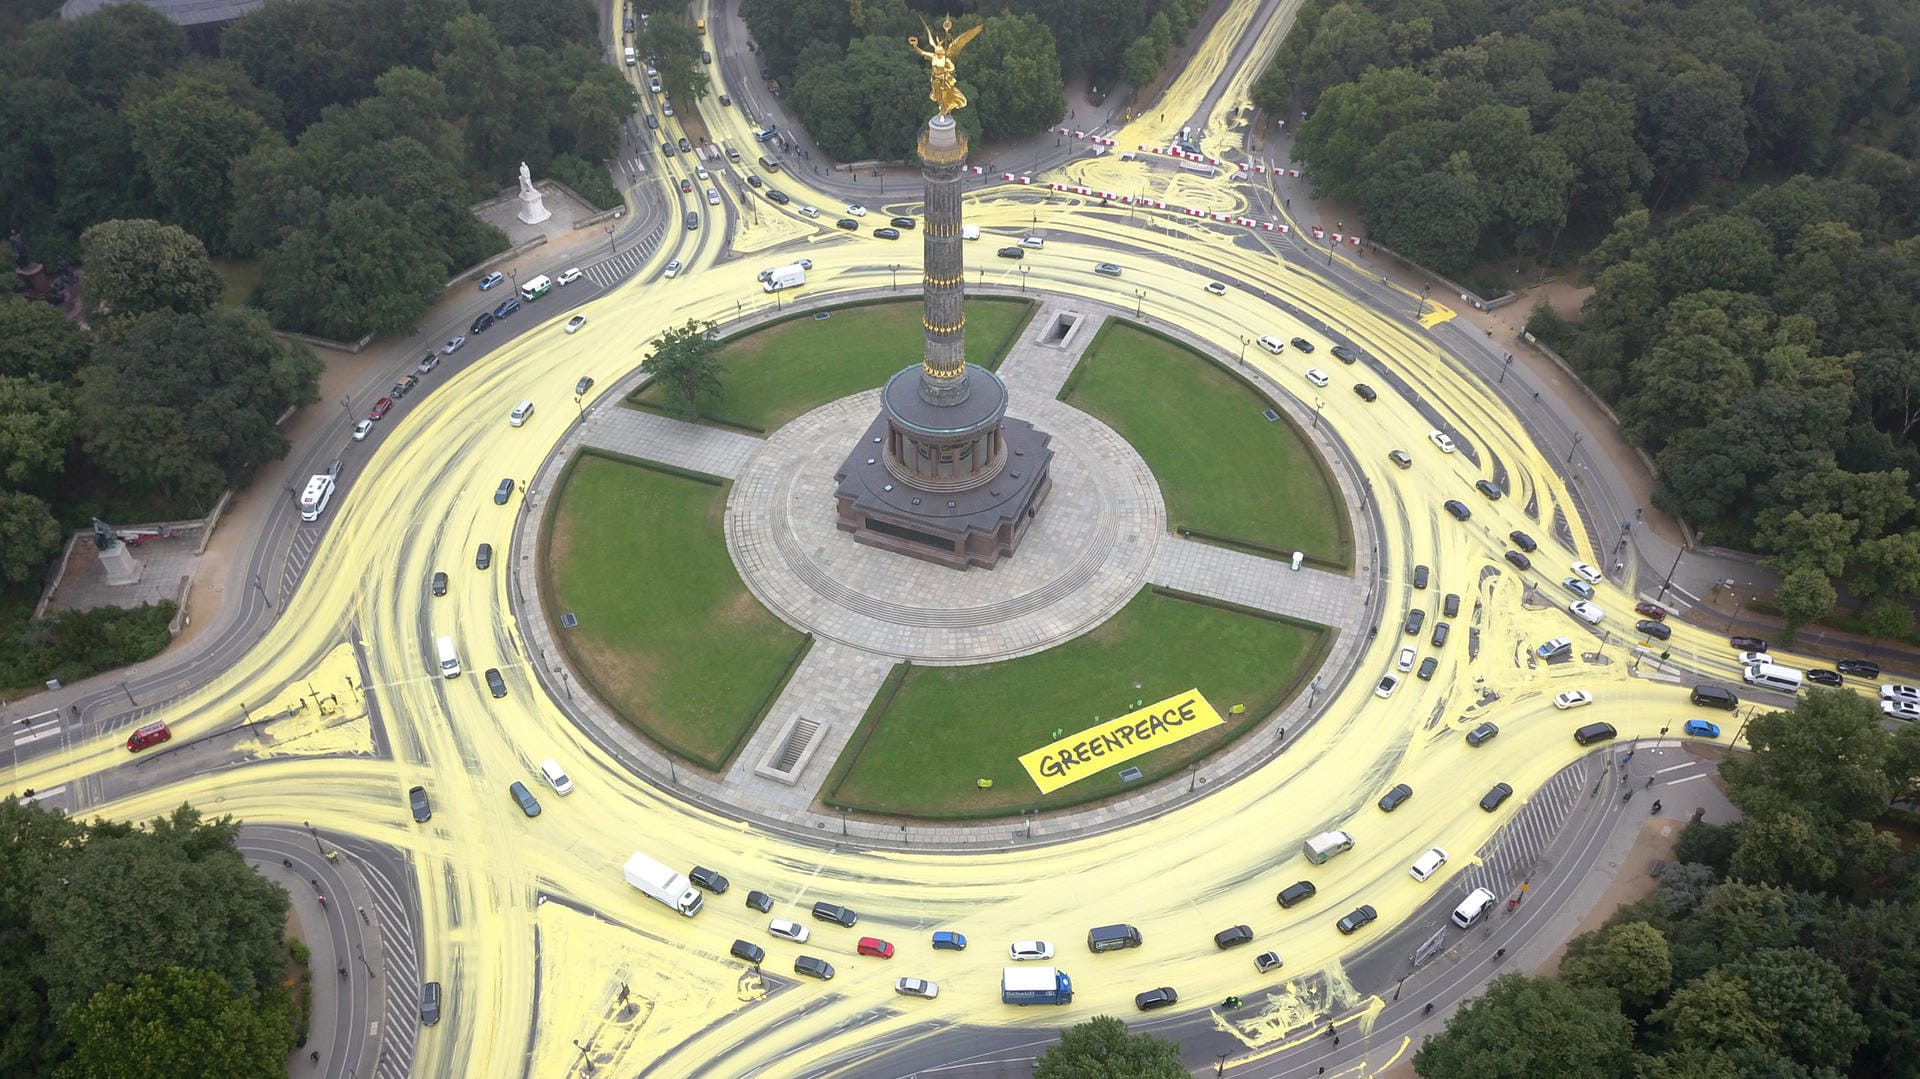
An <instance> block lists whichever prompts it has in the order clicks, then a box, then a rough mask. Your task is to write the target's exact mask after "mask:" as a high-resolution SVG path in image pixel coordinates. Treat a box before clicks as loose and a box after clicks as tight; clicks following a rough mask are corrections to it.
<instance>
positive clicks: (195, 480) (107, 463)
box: [76, 308, 320, 501]
mask: <svg viewBox="0 0 1920 1079" xmlns="http://www.w3.org/2000/svg"><path fill="white" fill-rule="evenodd" d="M98 360H99V362H98V363H96V364H95V365H94V366H92V367H89V368H87V369H86V370H85V371H83V372H81V385H80V390H79V393H78V394H77V396H76V403H77V404H78V411H79V416H80V438H81V442H82V444H83V445H84V446H85V448H86V450H87V452H88V453H89V454H91V455H92V456H93V457H94V459H95V460H97V461H99V462H100V463H101V464H102V466H103V467H105V468H106V469H107V470H108V471H110V472H112V473H113V474H115V475H117V476H119V477H120V478H121V479H123V480H126V481H127V482H130V483H151V484H154V485H156V486H158V487H160V488H162V489H163V490H164V491H165V492H166V493H167V495H168V496H169V497H172V496H174V495H179V496H182V497H185V498H188V499H191V500H204V501H211V499H212V498H213V497H214V496H215V495H217V494H218V493H219V491H220V489H221V488H222V487H224V486H226V485H228V484H232V483H242V482H244V481H245V480H246V479H247V478H248V477H249V476H251V475H252V474H253V471H254V469H255V468H257V467H258V466H260V465H262V464H264V463H266V462H267V461H269V460H272V459H274V458H276V457H279V456H281V455H283V454H285V453H286V452H287V438H286V435H285V434H284V433H283V432H282V431H281V430H280V428H279V427H277V426H275V421H276V420H277V419H279V417H280V414H281V413H283V412H285V411H286V410H287V409H288V408H290V407H293V406H295V405H303V404H308V403H311V402H312V401H314V400H315V399H316V397H317V390H318V386H319V377H320V361H319V360H318V359H317V358H316V357H315V356H314V355H313V353H312V352H311V351H310V350H309V349H308V348H307V347H306V346H305V345H301V344H296V343H292V342H287V341H283V340H281V339H280V338H279V337H276V336H275V335H274V334H273V332H272V330H271V328H269V327H268V325H267V323H266V319H265V318H263V317H262V316H261V315H260V313H259V312H257V311H254V310H252V309H248V308H220V309H217V310H214V311H210V312H207V313H206V314H203V315H181V314H176V313H174V312H171V311H156V312H153V313H151V314H148V315H144V316H142V317H141V318H140V319H139V320H137V321H136V322H134V323H132V324H131V325H130V326H129V327H128V328H127V332H126V334H125V335H124V336H123V337H122V338H121V339H119V340H117V341H114V342H111V343H109V344H106V345H103V346H102V347H101V349H100V351H99V354H98Z"/></svg>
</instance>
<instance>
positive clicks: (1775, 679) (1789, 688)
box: [1740, 660, 1800, 693]
mask: <svg viewBox="0 0 1920 1079" xmlns="http://www.w3.org/2000/svg"><path fill="white" fill-rule="evenodd" d="M1740 677H1742V678H1744V679H1746V680H1747V684H1748V685H1750V686H1761V687H1763V688H1765V689H1777V690H1779V691H1780V692H1782V693H1798V692H1800V672H1799V671H1796V670H1794V669H1793V668H1792V667H1782V666H1779V665H1778V664H1774V663H1768V662H1765V661H1764V660H1763V661H1760V662H1757V663H1749V664H1747V667H1746V670H1744V671H1742V672H1741V675H1740Z"/></svg>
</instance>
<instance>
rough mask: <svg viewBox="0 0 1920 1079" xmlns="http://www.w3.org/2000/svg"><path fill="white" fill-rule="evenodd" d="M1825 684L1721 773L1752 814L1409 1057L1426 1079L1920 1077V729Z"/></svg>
mask: <svg viewBox="0 0 1920 1079" xmlns="http://www.w3.org/2000/svg"><path fill="white" fill-rule="evenodd" d="M1880 718H1881V717H1880V713H1879V710H1878V709H1877V708H1876V707H1875V705H1874V702H1873V701H1872V700H1871V699H1869V698H1866V697H1862V696H1859V695H1856V694H1853V693H1850V692H1844V691H1841V690H1825V689H1814V690H1812V691H1810V692H1809V693H1808V694H1807V697H1806V699H1805V700H1804V701H1803V702H1802V703H1801V704H1800V706H1799V707H1798V708H1797V709H1795V710H1794V711H1792V712H1770V713H1765V714H1762V715H1758V716H1755V717H1753V718H1752V720H1751V721H1750V722H1749V724H1748V726H1747V729H1746V734H1747V738H1748V740H1749V741H1750V742H1751V743H1752V746H1753V752H1752V753H1750V754H1746V753H1743V754H1739V755H1736V756H1733V757H1730V758H1729V759H1728V760H1727V761H1726V763H1724V764H1723V765H1722V766H1721V777H1722V779H1723V780H1724V781H1725V783H1726V788H1727V795H1728V797H1729V798H1731V799H1732V801H1733V803H1734V804H1735V805H1736V806H1737V807H1738V808H1739V809H1740V810H1741V812H1742V814H1743V819H1742V820H1741V821H1740V822H1739V823H1737V824H1733V825H1729V826H1726V827H1714V826H1711V825H1706V824H1698V823H1696V824H1692V825H1689V826H1688V827H1687V829H1686V831H1685V832H1683V833H1682V835H1681V838H1680V842H1679V844H1678V846H1677V847H1676V848H1675V851H1674V860H1675V861H1674V864H1672V865H1669V866H1667V867H1666V868H1665V870H1664V872H1662V874H1661V877H1660V885H1659V888H1658V889H1657V890H1656V891H1655V893H1654V894H1653V895H1652V896H1651V897H1649V898H1647V899H1645V900H1642V901H1640V902H1637V903H1632V904H1629V905H1627V906H1624V907H1622V908H1620V909H1619V910H1618V911H1616V912H1615V913H1614V914H1613V916H1612V917H1611V918H1610V919H1609V920H1608V921H1607V924H1606V925H1605V926H1603V927H1602V928H1600V929H1599V930H1596V931H1595V932H1592V933H1588V934H1584V935H1582V936H1579V937H1576V938H1574V940H1573V941H1572V942H1571V943H1570V944H1569V945H1568V947H1567V951H1566V956H1565V958H1564V959H1563V960H1562V962H1561V964H1560V970H1559V973H1558V974H1557V975H1549V976H1542V977H1538V978H1529V977H1525V976H1523V975H1519V974H1509V975H1506V976H1503V977H1501V978H1499V979H1498V980H1496V981H1495V982H1494V983H1493V984H1492V985H1491V986H1490V987H1489V988H1488V990H1487V991H1486V993H1484V994H1483V995H1481V996H1480V997H1479V998H1477V999H1476V1000H1474V1001H1472V1002H1470V1003H1468V1004H1467V1005H1466V1006H1465V1007H1463V1008H1462V1009H1461V1010H1460V1011H1459V1012H1458V1013H1456V1014H1455V1015H1454V1016H1453V1017H1452V1019H1451V1020H1450V1021H1449V1022H1448V1024H1447V1028H1446V1030H1445V1031H1444V1032H1443V1033H1441V1034H1439V1035H1436V1036H1435V1037H1433V1038H1430V1039H1428V1040H1427V1042H1426V1044H1425V1045H1424V1046H1423V1047H1422V1048H1421V1049H1420V1050H1419V1052H1417V1053H1416V1054H1415V1055H1414V1058H1413V1062H1414V1067H1415V1070H1417V1071H1418V1072H1419V1074H1420V1075H1422V1076H1424V1077H1426V1079H1509V1077H1510V1079H1522V1077H1529V1079H1530V1077H1533V1076H1542V1075H1553V1076H1596V1077H1598V1076H1620V1075H1638V1076H1645V1077H1648V1079H1721V1077H1724V1079H1742V1077H1746V1076H1761V1075H1770V1076H1815V1075H1822V1076H1843V1075H1844V1076H1859V1077H1861V1079H1867V1077H1872V1079H1887V1077H1902V1076H1905V1077H1910V1076H1914V1075H1916V1074H1920V1028H1916V1026H1915V1025H1914V1023H1913V1016H1914V1015H1915V1014H1916V1013H1920V980H1916V978H1915V977H1914V971H1915V970H1916V969H1920V863H1916V861H1915V859H1914V858H1913V855H1912V853H1911V852H1910V851H1909V850H1906V849H1903V847H1904V846H1905V844H1903V843H1902V841H1901V839H1900V838H1899V836H1898V835H1896V834H1895V833H1894V832H1893V831H1891V830H1890V829H1892V828H1903V827H1910V826H1911V815H1910V813H1908V812H1905V811H1902V810H1899V809H1896V806H1906V805H1911V804H1912V802H1913V800H1914V799H1915V797H1916V796H1920V727H1915V726H1913V725H1911V724H1907V725H1903V726H1902V727H1901V728H1900V729H1899V730H1898V731H1897V732H1892V733H1889V732H1888V731H1886V730H1884V729H1882V728H1881V726H1880Z"/></svg>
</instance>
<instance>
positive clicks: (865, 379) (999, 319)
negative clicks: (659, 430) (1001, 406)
mask: <svg viewBox="0 0 1920 1079" xmlns="http://www.w3.org/2000/svg"><path fill="white" fill-rule="evenodd" d="M1031 311H1032V305H1030V304H1028V303H1026V302H1025V301H1022V300H994V299H971V300H968V301H967V362H968V363H973V364H979V365H980V366H983V367H997V366H999V361H1000V358H1001V357H1002V356H1004V355H1006V351H1007V349H1008V347H1009V346H1010V345H1012V343H1013V340H1014V337H1015V335H1016V334H1017V333H1018V332H1019V330H1020V328H1021V327H1022V326H1024V325H1026V322H1027V319H1028V318H1030V317H1031ZM831 313H832V316H833V317H831V318H827V319H815V318H814V317H813V314H812V312H811V311H805V312H800V313H797V314H795V315H794V316H792V317H790V318H788V319H786V320H785V321H782V322H777V323H774V324H773V325H771V326H766V327H763V328H761V329H759V330H756V331H754V332H753V333H749V334H746V335H744V336H742V337H738V338H735V339H733V340H731V341H729V342H727V344H726V346H725V347H724V348H722V349H721V350H720V361H721V363H722V364H724V365H725V372H724V373H723V374H722V375H721V379H720V380H721V382H722V383H723V384H724V385H725V387H726V394H727V396H726V399H725V400H723V401H720V402H717V403H715V404H713V405H711V406H706V405H703V406H702V408H701V410H700V418H701V420H702V422H710V423H714V424H717V425H720V426H723V427H737V428H740V429H742V430H747V431H761V432H765V431H773V430H777V429H778V428H779V427H781V426H782V425H784V424H786V423H787V422H788V421H789V420H792V419H793V418H794V417H796V416H799V415H801V414H803V413H806V412H810V411H812V410H813V409H816V408H819V407H820V406H821V405H824V404H826V403H827V402H829V401H835V400H838V399H840V398H842V397H845V396H847V395H849V394H855V393H859V392H861V391H862V390H871V389H877V388H878V387H879V386H880V385H881V384H882V383H884V382H886V380H887V379H888V378H889V377H891V376H892V375H893V373H894V372H896V371H898V370H900V369H901V368H903V367H906V366H908V365H909V364H913V363H917V362H919V359H920V356H921V353H922V352H923V351H924V349H923V347H922V343H923V341H924V337H923V336H922V329H921V325H920V317H921V306H920V302H919V301H918V300H915V301H913V302H911V303H907V302H896V301H887V302H883V303H864V304H850V305H848V306H845V307H838V308H832V309H831ZM667 395H668V390H667V387H665V386H657V385H655V384H653V383H648V384H647V385H646V386H643V387H641V389H640V390H639V392H637V393H635V394H633V395H632V396H631V397H629V398H628V401H629V402H630V403H632V404H634V405H636V406H638V407H640V408H645V409H648V410H649V411H659V412H666V413H669V414H673V411H674V410H673V403H672V402H670V401H668V399H667Z"/></svg>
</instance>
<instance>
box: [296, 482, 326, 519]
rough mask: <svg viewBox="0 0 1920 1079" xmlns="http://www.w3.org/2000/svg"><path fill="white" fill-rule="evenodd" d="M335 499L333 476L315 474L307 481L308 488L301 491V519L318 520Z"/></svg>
mask: <svg viewBox="0 0 1920 1079" xmlns="http://www.w3.org/2000/svg"><path fill="white" fill-rule="evenodd" d="M332 499H333V477H332V476H315V477H313V478H312V479H310V480H308V481H307V489H306V490H304V491H302V492H300V519H301V520H303V521H317V520H319V519H320V514H321V513H322V512H324V511H325V510H326V508H327V503H328V502H329V501H331V500H332Z"/></svg>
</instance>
